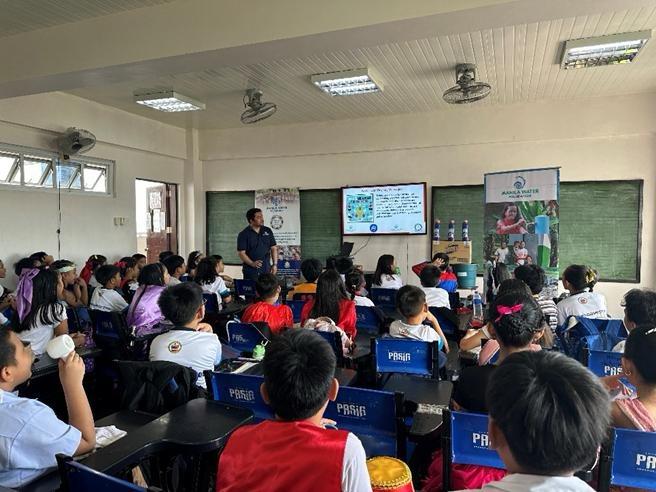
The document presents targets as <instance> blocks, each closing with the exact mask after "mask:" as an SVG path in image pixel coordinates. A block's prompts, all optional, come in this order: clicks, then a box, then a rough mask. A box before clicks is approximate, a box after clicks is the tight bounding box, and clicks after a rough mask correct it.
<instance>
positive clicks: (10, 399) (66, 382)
mask: <svg viewBox="0 0 656 492" xmlns="http://www.w3.org/2000/svg"><path fill="white" fill-rule="evenodd" d="M33 360H34V354H33V353H32V349H31V348H30V346H29V344H27V345H25V344H23V342H22V341H21V340H20V339H19V338H18V337H17V336H16V334H15V333H14V332H13V331H11V330H9V329H7V328H5V327H0V486H1V487H10V488H14V487H21V486H23V485H25V484H27V483H29V482H31V481H32V480H34V479H35V478H37V477H38V476H39V475H42V474H44V473H46V472H47V471H49V470H50V469H52V468H54V467H56V466H57V460H56V459H55V455H56V454H57V453H63V454H66V455H68V456H75V455H79V454H84V453H88V452H89V451H92V450H93V448H94V447H95V445H96V432H95V429H94V425H93V415H92V414H91V407H90V406H89V401H88V400H87V395H86V393H85V392H84V388H83V387H82V379H83V378H84V362H83V361H82V359H81V358H80V356H79V355H77V354H76V353H75V352H71V353H70V354H69V355H68V356H67V357H66V359H65V360H64V359H60V360H59V379H60V381H61V384H62V387H63V388H64V395H65V396H66V406H67V407H68V420H69V422H70V425H68V424H66V423H64V422H62V421H61V420H59V419H58V418H57V416H56V415H55V412H53V411H52V409H51V408H50V407H48V406H46V405H44V404H43V403H41V402H39V401H37V400H32V399H30V398H21V397H19V396H17V395H15V394H14V393H13V391H14V389H15V388H16V386H18V385H20V384H22V383H24V382H25V381H27V380H28V379H29V378H30V376H31V375H32V362H33Z"/></svg>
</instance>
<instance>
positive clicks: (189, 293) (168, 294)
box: [157, 282, 205, 328]
mask: <svg viewBox="0 0 656 492" xmlns="http://www.w3.org/2000/svg"><path fill="white" fill-rule="evenodd" d="M157 304H158V305H159V309H160V310H161V311H162V314H163V315H164V317H165V318H166V319H168V320H169V321H170V322H171V323H173V324H174V325H175V326H187V325H193V326H191V327H192V328H195V327H196V326H198V323H199V322H200V321H202V320H203V318H204V317H205V307H204V303H203V289H201V288H200V286H199V285H198V284H196V283H194V282H184V283H181V284H178V285H174V286H172V287H167V288H166V289H164V290H163V291H162V293H161V294H160V296H159V300H158V301H157Z"/></svg>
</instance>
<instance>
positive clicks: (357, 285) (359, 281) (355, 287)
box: [344, 268, 365, 295]
mask: <svg viewBox="0 0 656 492" xmlns="http://www.w3.org/2000/svg"><path fill="white" fill-rule="evenodd" d="M345 279H346V281H345V282H344V283H345V284H346V290H347V291H348V292H349V293H350V294H352V295H358V292H360V289H362V287H364V284H365V281H364V275H363V274H362V272H361V271H360V270H356V269H355V268H353V269H351V270H349V272H348V273H347V274H346V275H345Z"/></svg>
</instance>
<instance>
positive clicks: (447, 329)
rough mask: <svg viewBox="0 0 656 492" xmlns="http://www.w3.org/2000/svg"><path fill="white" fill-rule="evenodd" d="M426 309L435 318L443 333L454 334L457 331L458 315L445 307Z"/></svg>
mask: <svg viewBox="0 0 656 492" xmlns="http://www.w3.org/2000/svg"><path fill="white" fill-rule="evenodd" d="M428 310H429V311H430V312H431V314H432V315H433V316H435V318H436V319H437V322H438V323H439V324H440V328H442V332H444V335H455V334H456V333H457V332H458V317H457V316H456V314H455V313H454V312H453V311H451V310H450V309H449V308H446V307H434V306H433V307H429V308H428Z"/></svg>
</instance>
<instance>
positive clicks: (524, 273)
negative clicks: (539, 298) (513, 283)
mask: <svg viewBox="0 0 656 492" xmlns="http://www.w3.org/2000/svg"><path fill="white" fill-rule="evenodd" d="M513 273H514V274H515V278H516V279H518V280H523V281H524V283H525V284H526V285H528V288H529V289H531V292H532V293H533V294H534V295H538V294H539V293H540V292H542V289H543V288H544V270H543V269H542V268H540V267H539V266H537V265H520V266H518V267H517V268H515V271H514V272H513Z"/></svg>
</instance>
